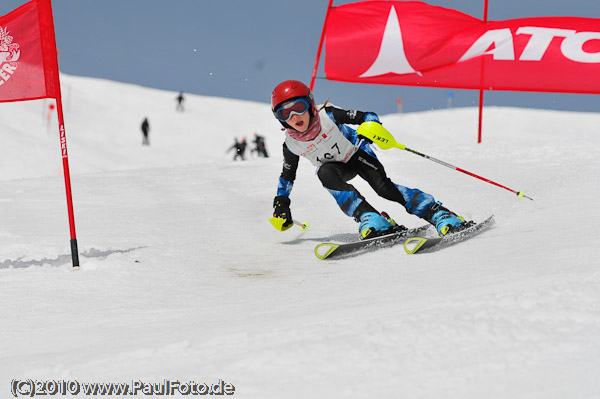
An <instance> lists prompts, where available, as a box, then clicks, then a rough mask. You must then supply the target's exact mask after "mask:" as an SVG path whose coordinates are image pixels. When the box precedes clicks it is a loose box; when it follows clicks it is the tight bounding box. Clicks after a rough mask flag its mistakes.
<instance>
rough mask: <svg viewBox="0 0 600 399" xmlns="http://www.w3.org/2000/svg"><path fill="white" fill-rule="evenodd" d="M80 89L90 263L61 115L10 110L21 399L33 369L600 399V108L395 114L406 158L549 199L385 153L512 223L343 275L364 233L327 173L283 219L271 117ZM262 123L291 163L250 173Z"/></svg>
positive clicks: (270, 142)
mask: <svg viewBox="0 0 600 399" xmlns="http://www.w3.org/2000/svg"><path fill="white" fill-rule="evenodd" d="M62 80H63V93H64V96H65V108H66V115H65V118H66V131H67V141H68V149H69V161H70V167H71V173H72V185H73V196H74V202H75V220H76V227H77V234H78V242H79V249H80V257H81V265H82V267H81V270H80V271H79V272H73V271H71V263H70V262H71V261H70V250H69V229H68V220H67V212H66V201H65V194H64V182H63V178H62V169H61V168H62V165H61V159H60V148H59V147H60V146H59V142H58V137H57V136H58V133H57V132H56V122H55V117H54V115H53V118H52V119H51V126H50V128H49V129H48V126H47V119H46V110H47V105H48V102H44V101H32V102H25V103H10V104H0V134H1V137H2V146H1V147H0V244H1V245H0V303H1V306H0V320H1V322H0V337H1V339H0V358H1V359H2V362H0V398H8V397H12V395H11V394H10V387H11V381H12V380H13V379H27V378H31V379H40V380H57V381H59V380H67V381H73V380H77V381H78V382H123V383H131V382H132V381H139V380H141V381H144V382H149V383H150V382H161V381H163V380H164V379H172V380H180V381H195V382H198V383H200V382H206V383H209V384H210V383H213V382H217V381H219V379H221V380H224V381H226V382H228V383H231V384H233V385H234V386H235V394H234V395H233V396H234V397H240V398H308V397H314V398H436V399H437V398H461V399H463V398H474V399H475V398H477V399H479V398H512V399H515V398H544V399H547V398H598V397H600V378H599V377H600V372H599V371H598V370H600V260H599V257H598V255H599V251H598V244H597V228H598V226H599V225H600V213H599V212H597V201H598V197H599V196H600V179H598V169H599V168H600V157H599V154H600V134H598V130H599V129H600V127H599V126H600V114H595V113H575V112H557V111H544V110H526V109H514V108H486V109H485V111H484V134H483V143H482V144H476V131H477V126H476V123H477V110H476V109H475V108H468V109H452V110H439V111H430V112H423V113H413V114H405V115H384V116H382V120H383V123H384V125H385V126H386V127H387V128H388V130H389V131H390V132H392V133H393V134H394V135H395V137H396V139H397V140H398V141H399V142H401V143H403V144H405V145H406V146H408V147H410V148H412V149H415V150H417V151H421V152H423V153H425V154H428V155H430V156H433V157H436V158H439V159H442V160H444V161H446V162H449V163H451V164H454V165H456V166H459V167H461V168H463V169H466V170H468V171H471V172H474V173H477V174H479V175H481V176H484V177H486V178H489V179H491V180H494V181H497V182H499V183H501V184H504V185H506V186H508V187H511V188H513V189H518V190H521V189H522V190H525V193H526V194H527V195H529V196H531V197H533V198H534V199H535V201H528V200H526V199H521V200H518V199H517V198H516V196H515V195H514V194H512V193H510V192H509V191H506V190H502V189H500V188H498V187H495V186H493V185H490V184H488V183H485V182H482V181H479V180H476V179H474V178H472V177H470V176H467V175H464V174H461V173H458V172H456V171H453V170H451V169H448V168H444V167H443V166H440V165H438V164H436V163H434V162H431V161H428V160H425V159H423V158H421V157H418V156H415V155H413V154H410V153H408V152H402V151H400V150H396V149H392V150H389V151H386V152H383V151H382V152H379V153H378V154H379V157H380V158H381V160H382V162H383V163H384V165H385V166H386V170H387V172H388V174H389V175H390V176H391V177H392V179H393V180H394V181H396V182H397V183H400V184H403V185H406V186H409V187H419V188H421V189H422V190H424V191H427V192H430V193H432V194H434V195H435V196H436V199H438V200H441V201H443V202H444V204H445V205H446V206H448V207H449V208H450V209H452V210H455V211H456V212H458V213H460V214H462V215H463V216H465V217H467V218H473V219H475V220H479V219H482V218H484V217H486V216H488V215H490V214H494V215H495V216H496V224H495V227H494V228H493V229H492V230H489V231H488V232H486V233H484V234H482V235H481V236H479V237H477V238H476V239H473V240H470V241H467V242H464V243H461V244H459V245H456V246H453V247H451V248H448V249H445V250H443V251H439V252H435V253H431V254H423V255H415V256H408V255H406V254H405V253H404V251H403V250H402V249H401V248H392V249H387V250H381V251H379V252H376V253H372V254H369V255H364V256H359V257H356V258H351V259H345V260H341V261H327V262H324V261H320V260H318V259H317V258H316V257H315V256H314V254H313V249H314V247H315V246H316V245H317V244H318V243H319V242H321V241H324V240H327V241H331V240H338V241H350V240H353V239H355V237H356V232H357V225H356V224H355V223H354V222H353V221H352V220H351V219H350V218H348V217H346V216H345V215H343V214H342V213H341V212H340V211H339V210H338V209H337V207H336V205H335V202H334V201H333V199H332V198H331V197H330V195H329V194H328V193H327V192H326V191H325V190H323V189H322V187H321V186H320V183H319V182H318V179H317V178H316V177H315V176H314V168H313V167H312V166H311V165H310V164H309V163H308V162H307V161H305V160H303V161H301V165H300V169H299V173H298V179H297V181H296V183H295V186H294V191H293V193H292V212H293V214H294V217H295V218H296V219H299V220H302V221H306V222H308V223H310V226H311V227H310V230H309V231H307V232H300V230H299V229H297V228H296V227H294V228H293V229H292V230H289V231H287V232H284V233H280V232H277V231H275V230H274V229H273V228H272V227H271V226H270V224H269V223H268V222H267V219H268V217H270V212H271V203H272V199H273V196H274V194H275V190H276V183H277V178H278V175H279V173H280V170H281V158H282V157H281V155H280V152H281V151H280V145H281V139H282V134H281V132H280V131H279V126H278V124H277V123H276V121H275V120H274V118H273V117H272V115H271V113H270V110H269V106H268V105H267V104H266V103H252V102H245V101H238V100H231V99H223V98H211V97H203V96H193V95H188V96H187V101H186V107H187V110H186V112H185V113H178V112H176V111H175V96H176V93H173V92H164V91H158V90H153V89H148V88H143V87H139V86H133V85H126V84H121V83H114V82H109V81H104V80H97V79H89V78H79V77H72V76H62ZM333 100H334V101H336V99H333ZM266 101H268V93H265V102H266ZM336 102H337V103H338V105H339V106H341V107H345V108H351V107H352V103H351V102H350V101H348V103H342V102H340V101H339V100H338V101H336ZM144 116H148V117H149V120H150V124H151V132H150V141H151V146H150V147H142V145H141V132H140V127H139V125H140V123H141V121H142V119H143V117H144ZM255 131H256V132H260V133H261V134H263V135H265V136H266V138H267V147H268V149H269V151H270V153H271V154H272V157H271V158H268V159H262V158H261V159H259V158H251V159H249V160H248V161H247V162H232V161H231V158H232V153H231V152H229V153H226V150H227V148H228V147H229V146H231V144H232V143H233V138H234V137H236V136H237V137H242V136H246V137H247V139H248V140H251V139H252V134H253V132H255ZM353 183H354V184H355V185H356V186H357V187H358V188H359V189H360V190H361V192H363V194H365V195H366V197H367V198H368V199H369V200H370V202H372V203H373V204H374V205H375V206H377V207H378V208H379V209H381V210H386V211H387V212H388V213H390V214H392V216H393V217H395V219H396V220H397V221H398V222H400V223H403V224H405V225H407V226H417V225H420V224H421V223H422V222H421V221H420V220H419V219H417V218H416V217H414V216H410V215H408V214H406V213H405V212H404V211H403V209H402V208H401V207H400V206H398V205H396V204H392V203H390V202H387V201H385V200H383V199H379V198H377V197H376V196H375V194H374V193H373V192H372V191H371V189H370V188H369V187H368V186H366V185H365V184H364V182H362V181H353ZM81 395H83V394H81ZM105 397H106V396H105Z"/></svg>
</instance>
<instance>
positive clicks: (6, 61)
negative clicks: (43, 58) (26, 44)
mask: <svg viewBox="0 0 600 399" xmlns="http://www.w3.org/2000/svg"><path fill="white" fill-rule="evenodd" d="M8 33H9V32H8V28H7V27H2V26H0V86H2V85H3V84H4V83H6V82H7V81H8V79H10V78H11V76H12V75H13V74H14V73H15V71H16V70H17V67H18V66H19V63H18V62H17V61H18V59H19V57H20V56H21V51H20V50H19V45H18V44H17V43H14V42H13V37H12V36H11V35H9V34H8Z"/></svg>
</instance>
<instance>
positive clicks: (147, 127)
mask: <svg viewBox="0 0 600 399" xmlns="http://www.w3.org/2000/svg"><path fill="white" fill-rule="evenodd" d="M149 134H150V122H148V117H145V118H144V121H143V122H142V136H143V139H142V145H150V139H149V138H148V136H149Z"/></svg>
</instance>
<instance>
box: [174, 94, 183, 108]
mask: <svg viewBox="0 0 600 399" xmlns="http://www.w3.org/2000/svg"><path fill="white" fill-rule="evenodd" d="M175 100H177V106H176V107H175V109H176V110H177V111H180V112H183V111H184V110H185V109H184V107H183V101H184V100H185V98H184V97H183V92H182V91H180V92H179V94H178V95H177V97H176V98H175Z"/></svg>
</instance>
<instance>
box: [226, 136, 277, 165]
mask: <svg viewBox="0 0 600 399" xmlns="http://www.w3.org/2000/svg"><path fill="white" fill-rule="evenodd" d="M252 143H254V148H251V149H250V153H251V154H254V153H256V155H257V156H258V157H259V158H269V153H268V152H267V147H266V145H265V138H264V137H263V136H261V135H259V134H258V133H256V132H255V133H254V140H252ZM247 147H248V143H246V137H242V140H241V141H239V140H238V138H237V137H236V138H234V143H233V145H232V146H231V147H229V148H228V149H227V151H225V152H226V153H227V152H230V151H231V150H235V151H234V153H233V160H234V161H237V160H238V158H239V159H240V160H241V161H244V160H245V159H246V148H247Z"/></svg>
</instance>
